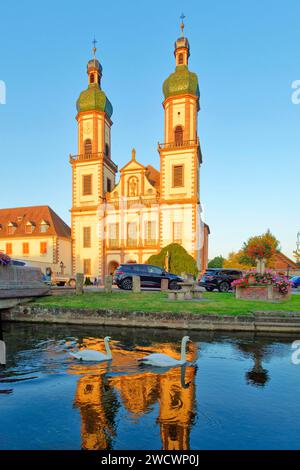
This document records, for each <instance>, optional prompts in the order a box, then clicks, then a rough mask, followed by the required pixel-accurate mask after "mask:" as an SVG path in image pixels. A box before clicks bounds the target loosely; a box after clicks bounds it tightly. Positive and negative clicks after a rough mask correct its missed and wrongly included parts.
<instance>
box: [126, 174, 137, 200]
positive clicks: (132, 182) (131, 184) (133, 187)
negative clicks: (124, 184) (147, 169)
mask: <svg viewBox="0 0 300 470" xmlns="http://www.w3.org/2000/svg"><path fill="white" fill-rule="evenodd" d="M138 187H139V183H138V179H137V178H136V177H135V176H133V177H131V178H130V179H129V181H128V196H133V197H134V196H138Z"/></svg>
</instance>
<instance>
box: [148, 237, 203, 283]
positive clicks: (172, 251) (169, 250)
mask: <svg viewBox="0 0 300 470" xmlns="http://www.w3.org/2000/svg"><path fill="white" fill-rule="evenodd" d="M167 257H168V264H169V271H170V272H171V273H173V274H178V275H180V274H181V273H182V272H185V273H187V274H193V276H197V275H198V268H197V264H196V261H195V260H194V258H193V257H192V256H191V255H189V254H188V252H187V251H186V250H185V249H184V248H183V246H181V245H178V244H177V243H171V244H170V245H168V246H165V247H164V248H163V249H162V250H161V251H160V252H159V253H158V254H157V255H152V256H150V258H149V259H148V261H147V263H148V264H153V265H154V266H159V267H160V268H162V269H165V268H166V267H167V266H166V261H167Z"/></svg>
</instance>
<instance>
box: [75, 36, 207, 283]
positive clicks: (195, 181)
mask: <svg viewBox="0 0 300 470" xmlns="http://www.w3.org/2000/svg"><path fill="white" fill-rule="evenodd" d="M95 52H96V49H95V48H94V58H93V59H92V60H90V61H89V62H88V65H87V74H88V88H87V89H86V90H84V91H83V92H82V93H81V94H80V96H79V98H78V100H77V117H76V119H77V123H78V155H73V156H70V163H71V165H72V209H71V220H72V269H73V273H76V272H83V273H84V274H85V276H89V277H92V278H98V279H100V280H103V279H104V276H105V275H106V274H111V273H112V272H113V271H114V270H115V269H116V267H117V266H118V265H119V264H121V263H127V262H133V263H145V262H146V261H147V260H148V258H149V257H150V256H151V255H152V254H156V253H158V252H159V251H160V250H161V249H162V248H164V247H165V246H167V245H169V244H170V243H179V244H180V245H182V246H183V247H184V248H185V249H186V250H187V251H188V252H189V253H190V254H191V255H192V256H193V257H194V259H195V260H196V262H197V265H198V268H199V271H203V270H205V269H206V267H207V258H208V235H209V228H208V226H207V225H206V224H205V223H204V222H203V221H202V219H201V204H200V166H201V163H202V154H201V148H200V142H199V137H198V132H197V121H198V112H199V109H200V105H199V98H200V93H199V85H198V78H197V75H196V74H195V73H193V72H191V71H190V70H189V68H188V62H189V56H190V45H189V42H188V39H187V38H185V37H184V36H183V34H182V36H181V37H180V38H179V39H177V41H176V42H175V51H174V55H175V71H174V72H173V73H172V74H171V75H170V76H169V77H168V78H167V79H166V80H165V82H164V84H163V93H164V101H163V108H164V117H165V119H164V141H163V143H160V144H158V153H159V160H160V169H159V171H158V170H157V169H155V168H154V167H153V166H152V165H150V164H149V165H146V166H145V165H142V164H141V163H139V162H138V159H137V156H136V152H135V150H134V149H133V150H132V156H131V160H130V161H129V162H128V163H127V164H126V165H125V166H124V167H123V168H122V169H121V170H120V178H119V180H118V182H116V175H117V173H118V167H117V165H116V164H115V163H114V162H113V160H112V155H111V126H112V121H111V116H112V112H113V108H112V105H111V103H110V101H109V99H108V98H107V96H106V94H105V93H104V91H103V90H102V88H101V78H102V66H101V64H100V63H99V61H98V60H97V59H96V57H95Z"/></svg>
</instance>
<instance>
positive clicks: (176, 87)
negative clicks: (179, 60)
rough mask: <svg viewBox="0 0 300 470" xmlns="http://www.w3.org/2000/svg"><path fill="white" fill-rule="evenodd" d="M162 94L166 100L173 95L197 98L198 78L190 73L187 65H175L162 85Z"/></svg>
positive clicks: (198, 94)
mask: <svg viewBox="0 0 300 470" xmlns="http://www.w3.org/2000/svg"><path fill="white" fill-rule="evenodd" d="M163 93H164V96H165V99H166V98H169V96H174V95H183V94H186V93H187V94H190V95H195V96H197V97H198V98H199V96H200V91H199V83H198V77H197V75H196V74H195V73H194V72H190V71H189V69H188V66H187V65H177V67H176V69H175V72H173V73H172V74H171V75H170V76H169V77H168V78H167V79H166V80H165V82H164V84H163Z"/></svg>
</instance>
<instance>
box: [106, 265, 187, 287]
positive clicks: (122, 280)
mask: <svg viewBox="0 0 300 470" xmlns="http://www.w3.org/2000/svg"><path fill="white" fill-rule="evenodd" d="M132 276H139V277H140V279H141V287H160V286H161V280H162V279H168V281H169V289H172V290H176V289H180V286H179V285H178V284H177V282H181V281H183V279H182V278H181V277H179V276H177V275H176V274H171V273H168V272H166V271H165V270H164V269H161V268H158V267H157V266H152V265H150V264H121V265H120V266H119V267H118V269H116V271H115V273H114V284H117V286H118V287H119V288H120V289H125V290H131V289H132Z"/></svg>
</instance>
